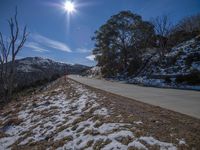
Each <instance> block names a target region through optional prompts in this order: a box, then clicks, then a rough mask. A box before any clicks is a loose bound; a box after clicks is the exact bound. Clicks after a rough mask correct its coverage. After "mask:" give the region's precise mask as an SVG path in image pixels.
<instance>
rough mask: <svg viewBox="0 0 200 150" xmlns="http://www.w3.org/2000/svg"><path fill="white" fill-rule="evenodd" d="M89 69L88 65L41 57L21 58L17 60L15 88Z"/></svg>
mask: <svg viewBox="0 0 200 150" xmlns="http://www.w3.org/2000/svg"><path fill="white" fill-rule="evenodd" d="M87 69H89V67H88V66H84V65H79V64H75V65H70V64H65V63H60V62H56V61H53V60H51V59H44V58H41V57H27V58H23V59H19V60H16V75H15V88H18V89H21V88H26V87H29V86H34V85H38V84H41V83H43V82H48V81H51V80H54V79H56V78H58V77H60V76H63V75H65V74H81V73H82V72H83V71H85V70H87Z"/></svg>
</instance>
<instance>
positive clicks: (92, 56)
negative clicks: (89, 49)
mask: <svg viewBox="0 0 200 150" xmlns="http://www.w3.org/2000/svg"><path fill="white" fill-rule="evenodd" d="M94 58H95V55H89V56H87V57H86V59H88V60H90V61H94Z"/></svg>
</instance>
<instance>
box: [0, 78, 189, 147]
mask: <svg viewBox="0 0 200 150" xmlns="http://www.w3.org/2000/svg"><path fill="white" fill-rule="evenodd" d="M105 98H106V96H103V95H99V94H98V93H96V92H95V91H92V90H91V89H90V88H87V87H85V86H83V85H81V84H79V83H77V82H74V81H72V80H68V81H66V83H63V82H62V84H60V83H59V84H58V83H55V86H54V87H51V88H47V90H45V91H42V92H40V93H37V94H34V95H32V96H28V97H26V98H25V99H24V100H22V101H20V102H19V103H16V102H15V103H14V102H13V103H11V104H10V105H9V106H8V107H7V108H6V109H4V110H3V111H1V115H0V149H1V150H4V149H58V150H62V149H71V150H79V149H88V150H93V149H94V150H96V149H104V150H111V149H113V150H116V149H122V150H126V149H128V150H133V149H142V150H148V149H161V150H176V149H179V148H180V147H181V146H183V147H184V146H185V147H186V148H187V141H185V139H184V137H182V138H178V139H176V141H174V140H173V142H172V141H168V142H166V141H161V140H159V139H157V138H156V137H153V136H152V135H151V134H150V133H144V134H138V133H136V131H137V129H138V128H140V127H141V126H145V124H144V122H143V121H142V120H139V119H138V120H137V119H135V121H132V122H127V121H123V119H124V118H123V117H122V115H121V114H118V115H117V116H116V114H115V112H114V110H113V109H110V108H109V107H105V106H103V105H102V103H101V99H105ZM115 118H118V119H115Z"/></svg>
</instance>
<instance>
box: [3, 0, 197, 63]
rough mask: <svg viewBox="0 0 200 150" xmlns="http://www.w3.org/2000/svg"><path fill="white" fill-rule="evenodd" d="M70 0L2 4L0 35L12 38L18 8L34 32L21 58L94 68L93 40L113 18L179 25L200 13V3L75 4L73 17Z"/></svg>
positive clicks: (113, 0) (100, 0)
mask: <svg viewBox="0 0 200 150" xmlns="http://www.w3.org/2000/svg"><path fill="white" fill-rule="evenodd" d="M65 2H66V0H0V31H1V32H2V33H3V36H4V37H8V36H9V33H10V31H9V28H8V23H7V19H9V18H10V17H11V16H13V14H14V10H15V7H16V6H17V8H18V20H19V24H20V27H23V26H25V25H27V28H28V32H30V34H29V36H28V39H27V42H26V43H25V45H24V47H23V49H22V50H21V51H20V53H19V55H18V58H24V57H33V56H38V57H44V58H50V59H53V60H55V61H59V62H65V63H70V64H82V65H88V66H93V65H95V64H96V62H95V61H94V60H93V58H94V57H93V56H92V49H93V48H94V41H92V40H91V37H93V36H94V32H95V31H96V30H97V29H98V28H99V27H100V26H101V25H102V24H104V23H105V22H106V21H107V20H108V19H109V18H110V16H112V15H114V14H117V13H118V12H120V11H122V10H131V11H132V12H134V13H137V14H139V15H141V16H142V17H143V19H144V20H151V19H152V18H154V17H157V16H162V15H165V14H166V15H169V17H170V19H171V20H172V22H173V23H174V24H175V23H177V22H178V21H179V20H180V19H182V18H183V17H185V16H191V15H194V14H196V13H200V0H73V3H74V4H75V9H76V11H74V12H73V13H71V14H68V13H67V12H66V10H64V8H63V7H64V6H63V4H64V3H65Z"/></svg>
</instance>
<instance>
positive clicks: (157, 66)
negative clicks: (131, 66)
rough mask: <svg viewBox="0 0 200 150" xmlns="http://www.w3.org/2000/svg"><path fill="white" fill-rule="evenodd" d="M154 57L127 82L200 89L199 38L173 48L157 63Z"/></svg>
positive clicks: (156, 57)
mask: <svg viewBox="0 0 200 150" xmlns="http://www.w3.org/2000/svg"><path fill="white" fill-rule="evenodd" d="M159 59H160V58H159V57H158V56H157V55H155V56H154V57H152V58H151V61H149V63H147V65H146V67H145V68H144V69H143V71H141V72H140V74H139V75H138V76H137V77H133V78H129V82H131V83H138V84H143V85H150V86H161V87H175V88H188V89H200V88H199V87H200V36H198V37H196V38H193V39H191V40H189V41H186V42H183V43H181V44H179V45H177V46H176V47H173V48H172V49H171V51H170V52H169V53H167V54H166V55H165V56H164V58H163V59H162V60H161V61H159Z"/></svg>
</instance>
